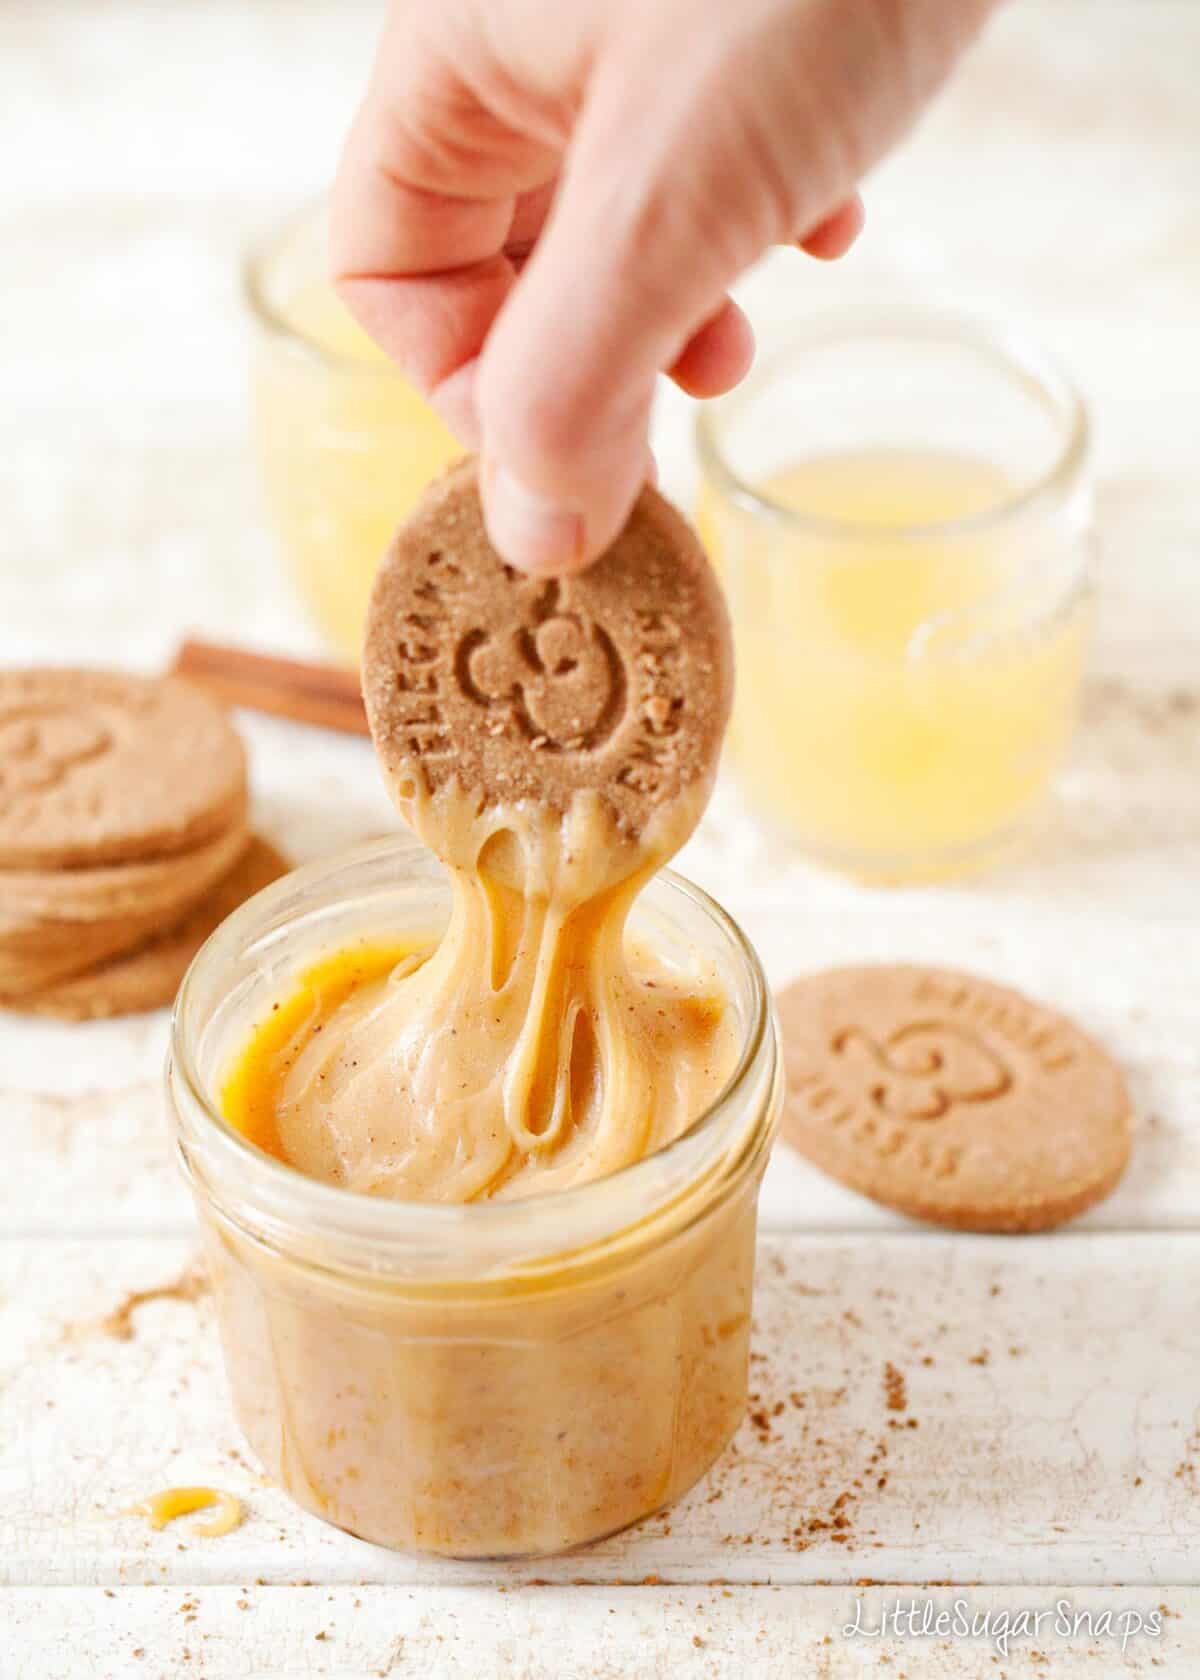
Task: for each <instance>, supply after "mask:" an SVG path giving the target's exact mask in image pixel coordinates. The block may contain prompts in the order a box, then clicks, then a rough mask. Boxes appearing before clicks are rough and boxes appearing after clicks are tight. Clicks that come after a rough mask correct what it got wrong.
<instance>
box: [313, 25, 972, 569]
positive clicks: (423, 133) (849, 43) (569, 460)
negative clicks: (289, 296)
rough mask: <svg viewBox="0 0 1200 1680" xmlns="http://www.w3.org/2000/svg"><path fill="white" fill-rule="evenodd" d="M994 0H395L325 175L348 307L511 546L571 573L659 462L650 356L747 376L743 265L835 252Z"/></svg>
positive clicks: (612, 531)
mask: <svg viewBox="0 0 1200 1680" xmlns="http://www.w3.org/2000/svg"><path fill="white" fill-rule="evenodd" d="M994 3H995V0H559V3H558V4H557V5H552V4H547V3H546V0H437V3H436V4H434V5H430V4H429V3H428V0H394V3H393V5H392V8H391V11H390V13H389V17H388V21H387V24H386V26H385V29H384V33H383V37H382V40H381V43H380V47H379V52H378V56H377V59H376V63H375V68H374V72H373V75H372V78H371V82H370V85H369V87H368V90H367V93H366V96H365V98H364V100H363V103H362V106H361V108H360V110H359V112H358V115H357V117H356V119H355V121H354V124H353V127H352V129H351V132H350V135H349V137H348V140H347V143H346V147H345V151H344V154H343V157H342V162H341V167H340V170H339V174H338V181H337V186H336V189H335V193H334V207H333V209H334V214H333V236H332V260H333V267H334V273H335V278H336V280H337V283H338V286H339V289H340V291H341V294H342V296H343V298H344V299H345V301H346V303H347V305H348V306H349V307H350V309H351V310H352V311H353V313H354V314H355V315H356V316H357V317H358V319H359V320H360V321H361V322H362V324H363V325H364V326H365V327H366V329H367V330H368V332H370V333H371V334H372V336H373V337H374V338H375V339H376V340H377V341H378V342H379V343H380V344H381V345H382V346H383V348H384V349H385V350H386V351H387V352H388V353H389V354H390V355H391V356H392V357H393V358H394V359H395V360H396V361H397V362H398V363H399V365H400V366H401V368H403V369H404V371H405V372H406V373H407V374H408V376H409V377H410V378H411V379H413V380H414V381H415V383H416V384H417V385H418V386H420V387H421V389H422V390H424V391H425V392H426V393H427V394H428V396H429V397H430V399H431V401H432V402H433V403H434V404H435V405H436V407H437V408H438V409H439V411H440V412H441V413H442V414H443V416H444V417H445V418H446V420H447V421H448V423H449V424H450V425H451V427H452V428H453V429H454V430H455V431H456V432H457V434H458V435H459V437H460V438H461V439H462V441H463V442H464V443H465V444H466V445H467V446H468V447H470V448H473V449H478V450H479V451H480V453H481V457H482V483H483V496H484V506H485V511H486V515H487V520H488V527H489V531H490V534H491V537H492V540H493V542H494V543H495V545H496V547H497V549H498V550H499V551H500V553H501V554H502V555H503V556H504V557H505V559H507V560H509V561H510V562H511V563H512V564H513V565H515V566H519V567H521V568H523V569H525V570H528V571H532V572H539V573H546V574H552V573H561V572H569V571H572V570H576V569H578V568H579V567H580V566H582V565H585V564H586V563H587V562H588V561H589V560H590V559H592V558H594V556H595V555H596V554H598V553H599V552H600V551H601V550H602V549H603V548H605V547H606V546H607V544H608V543H609V542H611V540H612V539H613V537H614V536H615V535H616V534H617V532H618V531H619V530H620V528H621V525H622V524H623V522H624V520H625V518H626V515H627V514H628V512H629V509H630V507H631V506H632V504H633V501H634V498H635V497H636V495H637V492H638V490H639V488H640V486H641V484H642V482H643V479H644V478H645V477H646V474H647V471H648V470H651V465H650V457H649V450H648V443H647V437H648V429H649V422H650V410H651V405H652V401H653V395H654V385H655V379H656V376H657V374H658V373H659V372H660V371H667V372H669V373H670V375H671V377H672V378H673V379H674V380H675V381H676V382H677V383H678V384H679V385H681V386H682V387H683V389H684V390H686V391H689V392H691V393H692V394H693V395H695V396H705V397H707V396H716V395H718V394H720V393H721V392H723V391H727V390H729V389H731V388H732V387H733V386H734V385H736V384H737V382H738V381H739V380H740V379H741V378H742V377H743V375H744V374H745V373H746V371H747V369H748V367H749V365H750V361H751V358H752V356H753V339H752V336H751V332H750V327H749V324H748V322H747V321H746V319H745V317H744V316H743V314H742V313H741V311H740V310H739V309H738V307H737V305H736V304H735V303H734V302H733V301H732V299H730V297H729V296H728V294H727V288H728V287H729V285H730V284H731V283H732V282H733V281H734V280H735V279H736V278H737V276H738V275H739V274H741V273H742V272H743V271H744V270H745V269H746V268H748V267H749V266H750V264H751V263H753V262H754V261H756V260H757V258H759V257H760V256H762V255H763V253H764V252H765V251H766V250H767V249H768V247H769V246H771V245H773V244H780V243H796V244H799V245H800V246H801V247H802V248H803V249H804V250H806V251H808V252H809V253H810V254H811V255H813V256H817V257H824V258H829V257H837V256H840V255H841V254H842V253H843V252H844V251H845V250H847V249H848V248H849V246H850V244H851V243H852V242H853V240H854V238H855V236H856V234H857V233H858V231H859V229H860V227H861V224H862V206H861V203H860V201H859V199H858V197H857V195H856V191H855V189H856V187H857V184H858V182H859V181H860V180H861V178H862V176H863V174H864V173H865V171H866V170H867V169H868V168H869V167H870V166H871V164H873V163H874V162H875V161H877V160H878V159H879V158H880V157H881V156H882V155H883V154H884V153H885V152H886V151H887V149H888V148H889V147H890V146H891V145H892V144H893V143H894V142H895V141H896V140H897V139H898V138H899V137H900V136H901V135H902V134H903V132H904V131H905V129H906V128H907V127H908V126H909V125H910V124H911V122H912V121H913V119H914V118H915V117H916V116H917V115H918V113H919V112H920V110H921V108H922V107H923V105H924V104H925V103H926V101H927V100H928V99H929V97H930V96H931V95H932V94H933V92H934V91H935V90H936V88H937V87H938V86H939V85H940V83H941V82H942V80H943V79H944V77H945V75H946V74H947V72H948V71H949V69H950V68H951V66H952V65H953V63H954V61H955V59H956V58H957V56H958V54H959V53H960V51H961V50H962V49H963V47H964V46H965V45H966V44H967V42H968V41H969V40H970V38H971V37H972V35H973V34H974V33H975V31H976V30H977V29H978V27H979V26H980V24H981V23H982V21H983V19H984V18H985V16H986V14H987V12H988V11H989V10H990V9H991V6H992V5H993V4H994Z"/></svg>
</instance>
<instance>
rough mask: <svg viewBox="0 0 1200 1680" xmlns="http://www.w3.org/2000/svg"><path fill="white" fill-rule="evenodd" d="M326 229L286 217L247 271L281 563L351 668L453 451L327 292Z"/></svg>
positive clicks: (264, 460)
mask: <svg viewBox="0 0 1200 1680" xmlns="http://www.w3.org/2000/svg"><path fill="white" fill-rule="evenodd" d="M327 219H328V218H327V214H326V212H325V211H324V210H323V209H310V210H307V211H305V212H303V213H302V214H300V215H297V216H294V217H293V218H292V219H291V220H290V221H289V222H288V223H287V224H286V225H285V226H284V227H283V228H282V229H281V230H279V231H278V232H277V233H275V234H274V235H272V236H271V237H270V238H269V239H268V240H267V241H266V242H265V243H264V244H263V245H262V246H261V247H259V248H257V249H256V250H254V251H252V252H251V254H250V255H249V257H248V258H247V261H246V266H245V273H244V280H245V295H246V300H247V303H248V305H249V308H250V313H251V316H252V319H253V323H254V329H255V330H254V339H253V346H252V364H251V387H252V399H253V401H252V416H253V418H252V423H253V429H254V443H255V450H256V454H257V456H258V461H259V466H260V469H261V473H262V480H263V488H264V492H265V497H266V502H267V508H268V511H269V513H270V515H271V518H272V520H273V521H274V524H275V527H276V530H277V532H278V535H279V540H280V544H281V547H282V550H283V554H284V557H285V559H286V560H287V562H288V565H289V567H290V570H291V572H292V575H293V577H294V579H295V581H296V583H297V585H298V586H299V588H300V590H301V593H302V594H303V596H304V597H305V600H306V601H307V604H308V606H309V608H310V610H311V611H312V613H313V615H314V617H315V618H316V621H317V623H318V624H319V626H320V627H321V629H322V630H323V631H324V632H325V634H326V635H327V636H328V637H329V638H330V640H331V641H332V643H333V645H334V646H335V648H336V649H337V650H338V651H339V652H340V653H341V654H342V655H344V657H345V658H346V659H347V660H348V661H350V662H351V663H352V664H355V665H356V664H357V663H358V655H359V643H360V641H361V638H362V624H363V618H364V615H365V613H366V604H367V596H368V595H369V593H370V588H371V582H372V580H373V578H374V576H375V570H376V567H377V566H378V564H379V561H380V558H381V556H382V555H383V552H384V550H385V549H386V547H387V545H388V543H389V542H390V540H391V537H392V534H393V532H394V531H395V529H396V526H397V525H398V524H399V522H400V520H401V519H402V518H403V517H404V516H405V515H406V514H407V513H408V511H409V509H410V508H411V507H412V505H413V503H414V502H415V501H416V500H417V497H418V496H419V495H420V494H421V492H422V490H424V488H425V486H426V485H427V484H428V482H429V480H430V479H431V478H434V477H435V476H436V475H437V473H438V472H440V471H441V469H442V468H443V467H444V466H446V465H447V463H448V462H450V461H453V460H455V459H456V458H457V457H458V456H459V455H461V454H462V446H461V444H459V443H458V442H457V441H456V440H455V438H454V437H453V436H452V435H451V433H450V432H449V430H448V429H447V428H446V426H445V425H443V423H442V421H441V420H440V419H439V418H438V416H437V414H436V413H435V412H434V410H433V409H432V408H430V406H429V404H428V403H427V402H426V401H425V399H424V397H422V396H421V394H420V393H419V392H418V391H417V390H416V389H415V388H414V387H413V386H412V385H410V384H409V383H408V381H407V380H405V379H404V378H403V377H402V376H401V374H400V373H399V371H398V370H397V369H396V367H395V366H394V364H393V363H392V362H390V361H389V360H388V358H387V356H385V355H384V353H383V351H382V350H381V349H380V348H379V347H378V345H377V344H375V343H374V341H373V340H372V339H370V338H369V337H368V336H367V334H366V333H365V332H364V331H363V330H362V328H361V327H359V325H358V324H357V322H356V321H355V320H354V319H353V317H352V316H351V315H350V313H349V311H348V310H347V309H346V308H345V307H344V305H343V304H342V303H341V301H340V299H339V298H338V296H337V294H336V293H335V292H334V289H333V286H332V284H331V283H330V280H329V277H328V272H327V270H328V259H327V256H326V238H327V227H326V224H327Z"/></svg>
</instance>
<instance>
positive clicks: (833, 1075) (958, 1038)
mask: <svg viewBox="0 0 1200 1680" xmlns="http://www.w3.org/2000/svg"><path fill="white" fill-rule="evenodd" d="M777 1003H778V1007H779V1019H780V1025H781V1028H782V1037H783V1054H784V1073H785V1082H786V1097H785V1103H784V1118H783V1127H782V1130H783V1135H784V1137H785V1138H786V1139H787V1140H788V1142H789V1143H791V1144H792V1145H793V1146H794V1147H795V1148H796V1149H798V1150H799V1151H800V1153H801V1154H803V1155H806V1156H807V1157H808V1159H809V1160H810V1161H812V1162H814V1163H815V1164H816V1165H817V1166H818V1167H821V1168H822V1169H823V1170H824V1171H825V1172H827V1173H829V1174H830V1175H831V1176H832V1177H833V1178H836V1179H839V1180H840V1181H841V1182H842V1183H843V1184H847V1185H849V1186H850V1188H851V1189H853V1190H858V1191H861V1192H862V1194H863V1195H866V1196H870V1197H872V1198H873V1199H874V1200H875V1201H877V1202H882V1203H884V1204H885V1205H886V1206H888V1207H892V1208H896V1209H897V1210H898V1211H899V1212H901V1213H906V1214H911V1215H912V1216H914V1217H915V1218H918V1219H927V1220H931V1221H933V1222H934V1223H936V1224H940V1225H949V1226H953V1227H955V1228H957V1229H959V1230H967V1231H1041V1230H1047V1229H1049V1228H1050V1227H1051V1226H1054V1225H1059V1224H1061V1223H1062V1222H1063V1221H1064V1220H1067V1219H1071V1218H1073V1217H1074V1216H1075V1215H1076V1214H1078V1213H1082V1212H1083V1210H1084V1209H1085V1208H1087V1207H1090V1206H1091V1205H1092V1203H1093V1202H1097V1201H1099V1200H1100V1199H1101V1197H1103V1196H1105V1195H1107V1194H1108V1192H1109V1191H1110V1190H1111V1189H1112V1188H1113V1186H1114V1185H1115V1184H1116V1183H1117V1181H1118V1179H1119V1178H1120V1176H1121V1174H1122V1172H1123V1171H1124V1169H1125V1164H1126V1162H1127V1161H1128V1159H1129V1147H1130V1124H1131V1112H1132V1111H1131V1105H1130V1101H1129V1094H1128V1091H1127V1090H1126V1087H1125V1081H1124V1079H1123V1078H1122V1075H1121V1073H1120V1070H1119V1069H1118V1068H1117V1066H1116V1064H1115V1063H1114V1062H1113V1061H1112V1059H1111V1058H1110V1057H1109V1056H1108V1055H1107V1054H1106V1053H1105V1051H1103V1050H1102V1049H1101V1048H1100V1046H1099V1045H1098V1044H1096V1043H1095V1042H1094V1040H1092V1039H1091V1038H1089V1037H1088V1036H1087V1035H1086V1034H1085V1033H1083V1032H1081V1031H1080V1029H1079V1028H1078V1027H1076V1026H1075V1025H1074V1024H1073V1023H1072V1022H1071V1021H1069V1020H1067V1019H1066V1017H1065V1016H1063V1015H1059V1014H1057V1013H1056V1012H1054V1011H1053V1010H1050V1009H1046V1008H1044V1007H1043V1006H1042V1005H1041V1004H1037V1003H1032V1002H1030V1001H1029V999H1028V998H1024V997H1022V996H1021V995H1020V993H1019V992H1014V991H1010V990H1009V989H1008V988H1007V987H1004V986H996V985H993V984H991V983H990V982H989V981H986V980H978V979H976V978H975V977H974V976H972V975H969V974H959V973H955V972H953V971H951V970H948V969H936V968H916V967H904V966H890V965H889V966H878V967H863V968H841V969H831V970H828V971H826V972H824V973H821V974H814V975H810V976H807V977H805V978H803V979H800V980H796V981H794V982H793V983H792V984H791V985H790V986H787V987H785V988H784V990H783V991H782V992H781V993H780V994H779V996H778V999H777Z"/></svg>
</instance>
